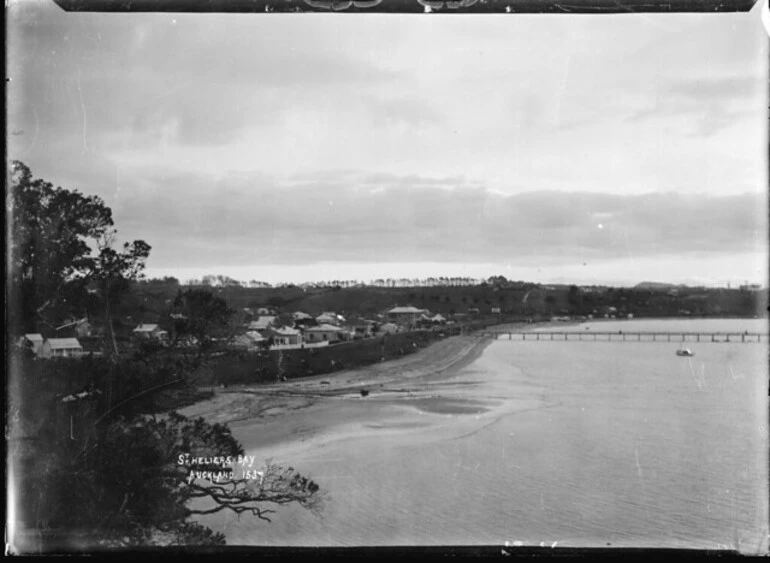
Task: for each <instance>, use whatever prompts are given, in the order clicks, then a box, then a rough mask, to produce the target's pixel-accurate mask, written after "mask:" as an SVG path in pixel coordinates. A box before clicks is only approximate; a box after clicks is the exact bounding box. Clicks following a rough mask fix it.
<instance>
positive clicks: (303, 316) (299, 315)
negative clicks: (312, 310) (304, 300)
mask: <svg viewBox="0 0 770 563" xmlns="http://www.w3.org/2000/svg"><path fill="white" fill-rule="evenodd" d="M291 316H292V317H293V318H294V320H297V321H299V320H302V319H312V318H313V316H312V315H308V314H307V313H303V312H302V311H297V312H296V313H292V314H291Z"/></svg>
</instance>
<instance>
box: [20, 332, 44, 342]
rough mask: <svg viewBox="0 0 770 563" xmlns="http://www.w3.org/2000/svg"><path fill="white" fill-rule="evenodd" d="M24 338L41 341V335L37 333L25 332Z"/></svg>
mask: <svg viewBox="0 0 770 563" xmlns="http://www.w3.org/2000/svg"><path fill="white" fill-rule="evenodd" d="M24 338H26V339H27V340H29V341H30V342H43V335H42V334H38V333H33V334H25V335H24Z"/></svg>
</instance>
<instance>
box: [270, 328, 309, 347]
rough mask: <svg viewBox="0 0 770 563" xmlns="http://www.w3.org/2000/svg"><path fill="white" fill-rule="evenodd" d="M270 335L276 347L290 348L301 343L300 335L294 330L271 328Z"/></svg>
mask: <svg viewBox="0 0 770 563" xmlns="http://www.w3.org/2000/svg"><path fill="white" fill-rule="evenodd" d="M270 335H271V336H272V337H273V343H274V344H275V345H276V346H292V345H299V344H301V343H302V333H301V332H300V331H299V330H297V329H296V328H289V327H280V328H271V329H270Z"/></svg>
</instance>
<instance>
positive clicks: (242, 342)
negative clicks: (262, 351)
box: [235, 331, 266, 349]
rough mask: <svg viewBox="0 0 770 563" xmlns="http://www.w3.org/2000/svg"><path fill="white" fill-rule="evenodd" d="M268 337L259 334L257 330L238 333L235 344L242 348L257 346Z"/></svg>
mask: <svg viewBox="0 0 770 563" xmlns="http://www.w3.org/2000/svg"><path fill="white" fill-rule="evenodd" d="M265 340H266V338H265V337H264V336H262V335H261V334H259V333H258V332H257V331H249V332H247V333H245V334H241V335H238V336H237V337H236V338H235V345H236V346H238V347H240V348H246V349H250V348H256V347H257V346H258V345H259V344H260V343H261V342H264V341H265Z"/></svg>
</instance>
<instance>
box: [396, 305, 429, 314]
mask: <svg viewBox="0 0 770 563" xmlns="http://www.w3.org/2000/svg"><path fill="white" fill-rule="evenodd" d="M424 311H425V309H418V308H417V307H412V306H411V305H410V306H409V307H393V308H392V309H391V310H390V311H388V314H391V313H396V314H398V313H412V314H417V313H422V312H424Z"/></svg>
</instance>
